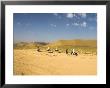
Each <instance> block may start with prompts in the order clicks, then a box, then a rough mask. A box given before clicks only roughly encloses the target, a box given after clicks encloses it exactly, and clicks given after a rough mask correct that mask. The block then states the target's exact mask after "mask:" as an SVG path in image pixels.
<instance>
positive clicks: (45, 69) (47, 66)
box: [14, 49, 97, 75]
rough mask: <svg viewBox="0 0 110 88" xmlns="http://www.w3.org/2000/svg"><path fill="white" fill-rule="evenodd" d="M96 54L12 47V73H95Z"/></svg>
mask: <svg viewBox="0 0 110 88" xmlns="http://www.w3.org/2000/svg"><path fill="white" fill-rule="evenodd" d="M96 58H97V56H96V55H92V54H80V55H78V56H72V55H66V54H65V53H57V52H54V53H48V52H37V51H36V50H35V49H24V50H18V49H14V75H96V74H97V59H96Z"/></svg>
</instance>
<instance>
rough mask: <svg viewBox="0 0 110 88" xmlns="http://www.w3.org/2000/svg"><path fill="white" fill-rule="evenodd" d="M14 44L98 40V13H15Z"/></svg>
mask: <svg viewBox="0 0 110 88" xmlns="http://www.w3.org/2000/svg"><path fill="white" fill-rule="evenodd" d="M13 30H14V42H53V41H57V40H74V39H86V40H96V39H97V14H96V13H14V15H13Z"/></svg>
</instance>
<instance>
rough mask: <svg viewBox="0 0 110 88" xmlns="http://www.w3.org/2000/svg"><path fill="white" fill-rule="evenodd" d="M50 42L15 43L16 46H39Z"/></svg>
mask: <svg viewBox="0 0 110 88" xmlns="http://www.w3.org/2000/svg"><path fill="white" fill-rule="evenodd" d="M47 44H48V43H45V42H29V43H28V42H19V43H15V44H14V48H37V47H38V46H44V45H47Z"/></svg>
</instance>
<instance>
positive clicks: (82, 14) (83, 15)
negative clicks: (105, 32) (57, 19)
mask: <svg viewBox="0 0 110 88" xmlns="http://www.w3.org/2000/svg"><path fill="white" fill-rule="evenodd" d="M78 14H79V15H80V16H81V17H82V18H86V16H87V15H86V13H78Z"/></svg>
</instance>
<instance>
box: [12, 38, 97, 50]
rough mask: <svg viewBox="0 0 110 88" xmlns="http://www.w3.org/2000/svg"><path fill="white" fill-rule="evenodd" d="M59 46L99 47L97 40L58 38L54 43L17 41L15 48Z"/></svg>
mask: <svg viewBox="0 0 110 88" xmlns="http://www.w3.org/2000/svg"><path fill="white" fill-rule="evenodd" d="M59 46H63V47H65V46H78V47H97V41H96V40H58V41H55V42H52V43H45V42H30V43H27V42H20V43H15V44H14V48H16V49H23V48H25V49H29V48H37V47H59Z"/></svg>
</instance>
